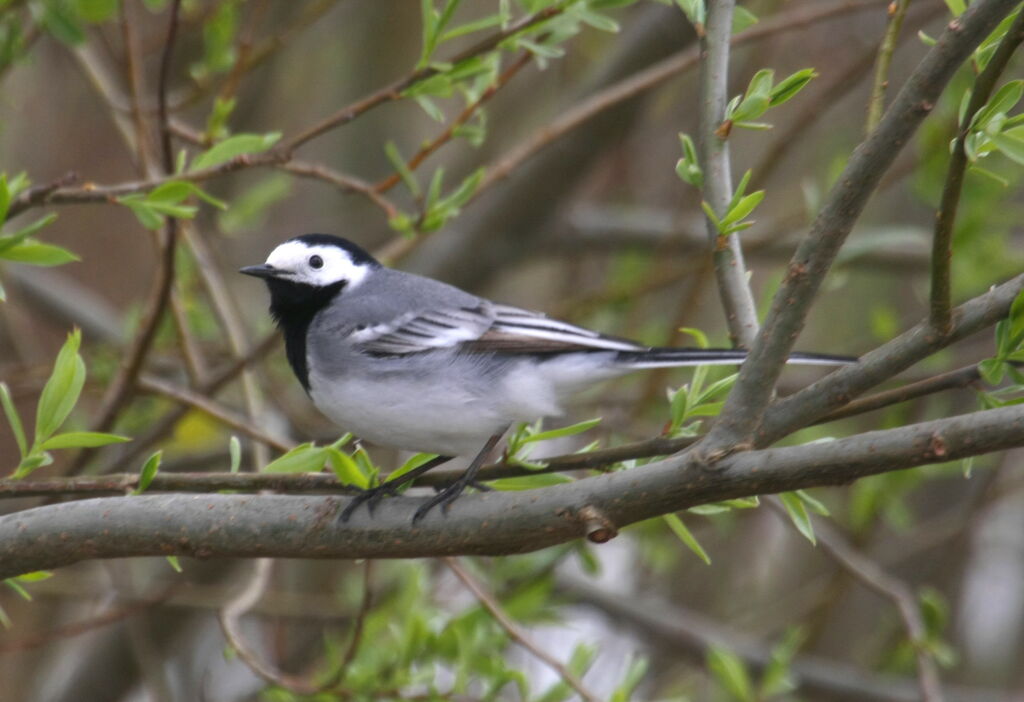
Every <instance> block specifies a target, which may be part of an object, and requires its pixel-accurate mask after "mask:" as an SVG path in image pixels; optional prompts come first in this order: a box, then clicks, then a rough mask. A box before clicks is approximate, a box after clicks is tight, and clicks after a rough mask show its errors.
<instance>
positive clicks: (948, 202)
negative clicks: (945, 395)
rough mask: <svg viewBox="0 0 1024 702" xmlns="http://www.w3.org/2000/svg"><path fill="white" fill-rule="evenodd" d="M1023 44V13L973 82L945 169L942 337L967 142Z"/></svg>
mask: <svg viewBox="0 0 1024 702" xmlns="http://www.w3.org/2000/svg"><path fill="white" fill-rule="evenodd" d="M1022 41H1024V12H1021V13H1019V14H1018V15H1017V19H1016V20H1015V21H1014V23H1013V24H1012V25H1011V26H1010V29H1009V31H1007V32H1006V35H1005V36H1004V37H1003V39H1002V41H1000V42H999V46H998V47H997V48H996V50H995V53H993V54H992V58H991V59H990V60H989V62H988V65H987V66H986V67H985V70H984V71H982V72H981V75H979V76H978V78H977V80H975V81H974V88H973V90H972V91H971V98H970V101H969V102H968V103H967V109H966V111H965V112H964V116H963V120H962V121H961V123H960V126H959V128H958V130H957V135H956V139H955V140H954V141H953V152H952V154H951V155H950V157H949V167H948V168H947V169H946V181H945V183H944V185H943V186H942V200H941V201H940V202H939V211H938V213H937V214H936V217H935V234H934V238H933V240H932V289H931V307H930V309H931V323H932V327H933V328H934V329H935V331H936V332H937V333H939V334H948V333H949V327H950V309H951V307H952V304H953V302H952V282H951V270H950V264H951V262H952V259H953V227H954V225H955V223H956V211H957V207H958V206H959V204H960V192H961V190H962V189H963V184H964V176H965V175H966V171H967V166H968V160H967V149H966V147H965V144H964V142H965V141H966V140H967V135H968V134H969V133H970V129H971V122H972V120H973V119H974V115H976V114H977V113H978V110H980V109H981V108H982V107H984V106H985V103H986V102H988V98H989V95H991V94H992V91H993V90H994V89H995V87H996V82H997V81H998V80H999V76H1000V75H1002V73H1003V70H1004V69H1005V68H1006V65H1007V64H1008V63H1009V61H1010V58H1011V57H1012V56H1013V54H1014V52H1015V51H1016V50H1017V48H1018V47H1019V46H1020V44H1021V42H1022Z"/></svg>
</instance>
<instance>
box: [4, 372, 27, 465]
mask: <svg viewBox="0 0 1024 702" xmlns="http://www.w3.org/2000/svg"><path fill="white" fill-rule="evenodd" d="M0 404H3V408H4V414H5V415H7V423H8V424H10V425H11V433H12V434H14V441H15V442H16V443H17V444H18V451H19V453H20V455H21V457H22V458H24V457H25V454H26V453H28V441H27V440H26V439H25V429H24V427H23V426H22V423H21V416H20V415H18V409H17V407H15V406H14V400H13V399H12V398H11V391H10V390H9V389H8V387H7V383H0Z"/></svg>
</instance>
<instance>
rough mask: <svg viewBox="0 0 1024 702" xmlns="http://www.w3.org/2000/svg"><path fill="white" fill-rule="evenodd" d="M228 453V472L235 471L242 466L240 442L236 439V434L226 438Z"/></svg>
mask: <svg viewBox="0 0 1024 702" xmlns="http://www.w3.org/2000/svg"><path fill="white" fill-rule="evenodd" d="M228 455H229V456H230V457H231V467H230V468H229V469H228V472H229V473H237V472H238V469H239V468H241V467H242V442H241V441H239V440H238V437H237V436H234V435H232V436H231V438H230V439H229V440H228Z"/></svg>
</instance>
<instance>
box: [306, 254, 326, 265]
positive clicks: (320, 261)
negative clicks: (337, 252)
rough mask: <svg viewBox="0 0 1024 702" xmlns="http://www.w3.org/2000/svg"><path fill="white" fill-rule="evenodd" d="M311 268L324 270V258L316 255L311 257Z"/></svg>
mask: <svg viewBox="0 0 1024 702" xmlns="http://www.w3.org/2000/svg"><path fill="white" fill-rule="evenodd" d="M309 267H310V268H323V267H324V260H323V259H322V258H320V257H319V256H315V255H314V256H310V257H309Z"/></svg>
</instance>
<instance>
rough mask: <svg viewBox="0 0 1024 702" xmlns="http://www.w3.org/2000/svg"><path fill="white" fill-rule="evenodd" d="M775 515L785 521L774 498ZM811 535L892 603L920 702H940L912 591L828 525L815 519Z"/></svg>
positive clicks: (783, 510)
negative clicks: (912, 664)
mask: <svg viewBox="0 0 1024 702" xmlns="http://www.w3.org/2000/svg"><path fill="white" fill-rule="evenodd" d="M768 504H769V505H771V507H772V509H773V510H775V513H776V514H778V515H780V516H781V517H782V518H783V519H786V520H787V521H788V516H787V514H786V508H785V507H783V506H782V503H781V502H780V501H779V500H777V499H774V498H773V499H771V500H769V502H768ZM816 521H817V523H816V524H815V527H814V533H815V535H816V536H817V540H818V543H819V544H820V545H821V548H822V550H824V551H825V552H826V553H827V554H829V555H830V556H832V558H833V559H834V560H835V561H836V563H838V564H839V565H840V566H841V567H842V568H843V569H845V570H846V571H847V572H848V573H850V575H852V576H853V577H854V578H856V579H857V580H858V581H859V582H860V583H861V584H862V585H864V586H866V587H868V588H869V589H871V590H874V591H875V592H877V593H878V594H879V595H881V596H882V597H884V598H886V599H888V600H891V601H892V602H893V604H895V605H896V609H897V610H898V611H899V614H900V618H901V619H902V620H903V626H904V628H905V629H906V631H907V637H908V639H909V641H910V645H911V646H912V647H913V649H914V654H915V660H916V662H917V681H918V687H919V688H920V690H921V699H922V701H923V702H942V700H943V694H942V686H941V682H940V680H939V670H938V666H937V665H936V663H935V658H934V657H933V656H932V655H931V653H929V652H928V650H927V649H926V639H927V638H928V632H927V630H926V629H925V625H924V621H923V619H922V618H921V610H920V609H919V607H918V603H917V598H916V597H915V596H914V592H913V590H911V589H910V587H909V586H908V585H907V584H906V583H904V582H903V581H902V580H899V579H897V578H895V577H893V576H892V575H889V573H887V572H885V571H884V570H883V569H882V567H881V566H880V565H878V564H877V563H875V562H874V561H873V560H871V559H870V558H868V557H867V556H865V555H864V554H862V553H858V552H857V550H856V549H854V548H853V546H851V545H850V544H849V543H847V542H846V539H844V538H843V537H842V535H841V534H840V533H839V532H838V531H837V530H836V529H834V528H833V527H832V525H831V524H827V523H823V522H822V520H816Z"/></svg>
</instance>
